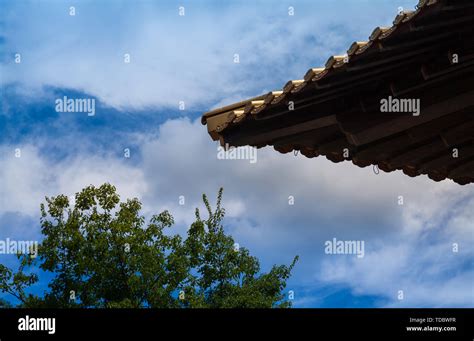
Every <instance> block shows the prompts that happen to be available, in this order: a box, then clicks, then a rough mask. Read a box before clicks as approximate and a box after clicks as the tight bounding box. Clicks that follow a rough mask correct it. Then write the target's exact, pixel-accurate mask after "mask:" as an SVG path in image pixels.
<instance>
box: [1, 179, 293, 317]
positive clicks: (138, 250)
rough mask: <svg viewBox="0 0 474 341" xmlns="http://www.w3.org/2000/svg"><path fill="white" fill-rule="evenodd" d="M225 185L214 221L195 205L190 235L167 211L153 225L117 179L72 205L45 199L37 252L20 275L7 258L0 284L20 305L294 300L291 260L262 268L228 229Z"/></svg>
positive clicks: (24, 260)
mask: <svg viewBox="0 0 474 341" xmlns="http://www.w3.org/2000/svg"><path fill="white" fill-rule="evenodd" d="M221 200H222V189H220V190H219V194H218V197H217V206H216V209H215V210H214V211H213V210H212V208H211V205H210V204H209V201H208V199H207V197H206V196H205V195H203V201H204V205H205V207H206V210H207V213H208V218H207V219H205V220H203V219H202V218H201V214H200V212H199V210H198V209H196V213H195V215H196V219H195V221H194V222H193V223H192V224H191V226H190V228H189V230H188V232H187V236H186V238H184V239H183V237H181V236H180V235H179V234H175V235H173V234H170V233H166V232H167V231H166V230H167V229H170V228H171V227H172V226H173V225H174V220H173V217H172V216H171V215H170V213H169V212H168V211H164V212H162V213H160V214H158V215H153V216H152V217H151V219H150V220H149V222H148V224H147V225H146V224H145V218H144V217H143V216H142V215H140V210H141V207H142V205H141V203H140V202H139V201H138V199H136V198H135V199H128V200H127V201H125V202H120V198H119V195H118V194H117V192H116V189H115V187H114V186H112V185H110V184H103V185H102V186H100V187H97V188H96V187H94V186H89V187H86V188H84V189H83V190H82V191H81V192H79V193H77V194H76V196H75V203H74V205H71V204H70V202H69V199H68V197H67V196H65V195H58V196H56V197H52V198H46V205H45V204H41V228H42V234H43V235H44V239H43V241H42V242H41V243H40V245H39V247H38V257H37V258H32V257H30V256H28V255H20V256H19V258H20V267H19V269H18V271H17V272H16V273H13V271H12V270H10V269H8V268H6V267H5V266H3V265H0V291H2V292H6V293H9V294H11V295H13V296H15V297H16V298H17V299H18V300H19V301H20V302H21V304H20V306H22V307H63V308H66V307H111V308H119V307H131V308H141V307H155V308H184V307H191V308H205V307H210V308H211V307H212V308H234V307H241V308H257V307H260V308H264V307H265V308H271V307H290V306H291V302H290V301H288V300H287V299H285V296H286V295H285V293H284V289H285V287H286V281H287V280H288V278H289V277H290V274H291V270H292V268H293V266H294V264H295V263H296V261H297V259H298V257H295V258H294V260H293V262H292V263H291V265H290V266H285V265H280V266H276V265H275V266H273V267H272V269H271V270H270V271H269V272H268V273H260V265H259V261H258V259H257V258H256V257H253V256H251V255H250V254H249V251H248V250H247V249H245V248H240V247H237V246H236V244H235V243H234V240H233V238H232V237H231V236H228V235H226V234H225V232H224V228H223V226H222V221H223V218H224V215H225V210H224V208H222V207H221ZM37 267H39V268H41V269H42V270H44V271H47V272H51V273H52V274H53V278H52V280H51V281H50V282H49V285H48V287H49V290H47V291H46V292H45V293H44V295H43V297H38V296H33V295H31V294H27V293H26V290H27V288H28V287H29V286H30V285H32V284H34V283H36V282H37V281H38V276H37V275H36V274H34V272H32V271H26V269H30V270H31V269H35V268H36V269H37Z"/></svg>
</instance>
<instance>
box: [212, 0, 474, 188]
mask: <svg viewBox="0 0 474 341" xmlns="http://www.w3.org/2000/svg"><path fill="white" fill-rule="evenodd" d="M473 3H474V1H472V2H471V1H463V0H442V1H440V2H438V3H437V4H436V5H434V6H432V8H429V9H428V10H426V11H424V12H423V13H420V15H418V16H417V17H416V20H413V21H412V22H410V24H409V25H405V26H402V27H400V28H399V29H398V30H397V32H396V34H393V35H392V36H390V37H389V38H387V39H385V40H384V41H383V43H379V44H377V46H374V47H373V48H371V49H370V50H368V51H367V52H365V53H364V54H362V55H360V56H355V57H353V58H351V60H350V62H349V63H347V64H346V65H344V66H343V67H341V68H340V69H338V70H334V71H333V72H332V73H331V75H330V76H328V77H325V78H323V79H322V80H318V81H315V82H313V83H311V84H308V85H307V86H306V87H305V88H304V89H302V90H301V91H298V92H295V93H289V94H288V95H287V96H286V98H285V100H283V101H281V102H280V103H278V104H277V105H273V106H270V107H268V108H266V109H265V110H263V111H262V112H260V113H259V114H256V115H255V114H254V115H247V117H245V119H243V120H242V121H241V122H239V123H238V124H234V125H229V126H228V127H227V128H226V129H225V130H223V131H221V132H219V139H220V142H221V144H223V145H224V144H229V145H231V146H243V145H252V146H257V147H263V146H267V145H272V146H274V148H275V149H276V150H277V151H279V152H282V153H288V152H291V151H294V150H298V151H300V152H301V153H302V154H303V155H305V156H307V157H316V156H319V155H324V156H326V157H327V158H328V159H329V160H331V161H334V162H341V161H344V160H351V161H352V162H353V163H354V164H355V165H357V166H361V167H366V166H369V165H377V166H378V167H379V168H380V169H382V170H384V171H387V172H391V171H394V170H403V172H404V173H405V174H407V175H409V176H417V175H421V174H426V175H428V176H429V177H430V178H431V179H433V180H435V181H440V180H444V179H446V178H449V179H452V180H454V181H455V182H457V183H458V184H462V185H464V184H469V183H474V4H473ZM454 55H457V56H458V59H459V60H458V62H457V63H452V61H453V58H454ZM389 96H392V97H393V98H407V99H420V103H421V112H420V115H419V116H413V115H412V114H401V113H381V112H380V100H381V99H382V98H388V97H389ZM290 102H293V103H294V110H288V106H289V104H290Z"/></svg>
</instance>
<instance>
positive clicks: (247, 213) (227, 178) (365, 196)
mask: <svg viewBox="0 0 474 341" xmlns="http://www.w3.org/2000/svg"><path fill="white" fill-rule="evenodd" d="M415 5H416V1H414V0H410V1H405V0H397V1H392V0H386V1H375V0H342V1H337V2H335V1H299V0H297V1H290V2H286V1H257V2H252V3H250V2H246V1H224V2H222V1H200V2H199V4H197V3H196V2H191V1H181V2H176V1H161V2H157V1H134V2H131V1H75V2H71V3H70V2H62V1H41V2H37V1H31V2H30V1H15V2H9V1H5V0H0V13H1V14H0V28H1V31H0V32H1V33H0V51H1V53H0V62H1V64H0V76H1V79H0V80H1V88H2V89H1V90H2V96H1V112H0V239H5V238H8V237H9V238H16V239H33V238H39V237H40V234H39V219H38V218H39V203H40V202H41V201H42V200H43V198H44V196H45V195H57V194H60V193H64V194H67V195H71V196H72V195H74V193H75V192H77V191H79V190H80V189H81V188H83V187H85V186H87V185H89V184H95V185H99V184H101V183H103V182H106V181H108V182H111V183H113V184H115V185H116V186H117V187H118V189H119V192H120V193H121V195H122V198H124V199H125V198H127V197H138V198H140V199H141V200H142V201H143V203H144V211H145V214H147V215H150V214H152V213H156V212H158V211H161V210H164V209H169V210H170V211H171V212H172V213H173V215H174V216H175V218H176V221H177V231H179V232H181V233H184V232H185V229H186V226H188V225H189V223H190V222H191V221H192V219H193V215H194V207H196V206H199V205H200V196H201V194H202V193H204V192H205V193H207V194H208V195H210V196H212V195H213V194H214V193H216V192H217V190H218V188H219V187H220V186H223V187H224V206H225V207H226V208H227V211H228V216H227V219H226V228H227V229H228V232H229V233H231V234H232V235H233V236H234V238H235V239H236V241H237V242H238V243H239V244H240V245H243V246H246V247H248V248H249V249H250V251H251V252H252V253H253V254H254V255H256V256H258V257H259V258H260V259H261V261H262V265H263V269H264V270H268V269H269V267H270V266H271V265H272V264H280V263H286V264H288V263H289V262H290V261H291V260H292V258H293V256H294V255H296V254H298V255H300V262H299V263H298V264H297V266H296V268H295V273H294V276H293V277H292V279H291V280H290V282H289V287H288V290H293V291H294V293H295V300H294V305H295V306H296V307H466V306H470V307H472V306H473V304H474V292H473V281H474V271H473V266H472V265H473V264H472V261H473V259H474V258H473V256H474V251H473V249H472V243H473V242H474V236H473V231H474V186H473V185H469V186H463V187H461V186H458V185H456V184H454V183H452V182H450V181H445V182H441V183H435V182H432V181H430V180H429V179H427V178H426V177H418V178H414V179H413V178H409V177H406V176H404V175H403V174H401V173H400V172H394V173H390V174H386V173H383V172H382V173H380V174H379V175H375V174H374V173H373V172H372V169H370V168H364V169H361V168H358V167H355V166H353V165H352V164H350V163H341V164H333V163H331V162H329V161H328V160H326V159H324V158H317V159H306V158H304V157H303V156H301V155H299V156H296V157H295V156H294V155H292V154H290V155H281V154H279V153H277V152H275V151H274V150H272V149H271V148H264V149H262V150H259V151H258V162H257V163H256V164H250V163H249V162H248V160H218V159H217V157H216V153H217V149H216V148H217V145H216V143H215V142H213V141H211V139H210V137H209V136H208V135H207V131H206V127H204V126H202V125H201V123H200V122H199V117H200V115H201V114H202V113H203V112H205V111H208V110H210V109H211V108H214V107H218V106H220V105H225V104H229V103H232V102H233V101H238V100H241V99H244V98H248V97H253V96H255V95H258V94H261V93H265V92H268V91H270V90H275V89H279V88H281V87H282V86H283V85H284V84H285V83H286V81H288V80H289V79H300V78H301V77H302V76H303V75H304V73H305V72H306V70H307V69H309V68H310V67H317V66H320V65H323V64H324V63H325V61H326V60H327V59H328V58H329V56H331V55H336V54H341V53H344V52H345V51H346V50H347V48H348V46H349V45H350V43H352V42H353V41H360V40H366V39H367V37H368V36H369V34H370V33H371V32H372V30H373V29H374V28H375V27H376V26H388V25H390V24H391V21H392V20H393V18H394V17H395V15H396V13H397V11H398V7H400V6H402V7H404V8H406V9H413V8H414V6H415ZM70 6H74V7H75V11H76V14H75V16H71V15H69V11H70ZM179 6H184V8H185V16H179V15H178V10H179V9H178V8H179ZM290 6H292V7H293V8H294V13H295V15H294V16H289V15H288V8H289V7H290ZM17 53H19V54H21V63H19V64H16V63H15V54H17ZM236 53H237V54H238V55H239V59H240V63H238V64H236V63H234V62H233V58H234V55H235V54H236ZM124 54H129V55H130V57H131V62H130V63H128V64H126V63H124ZM63 96H68V97H70V98H94V99H96V103H97V106H96V115H95V116H93V117H90V116H87V114H85V113H58V112H56V111H55V110H54V109H55V100H56V99H57V98H62V97H63ZM180 101H183V102H184V103H185V109H184V110H180V108H179V102H180ZM18 148H19V149H21V152H22V156H21V158H16V157H14V151H15V149H18ZM125 148H129V149H130V150H131V157H130V158H124V157H123V150H124V149H125ZM180 195H184V196H185V198H186V204H185V205H184V206H180V205H179V204H178V198H179V196H180ZM400 195H402V196H403V197H404V205H402V206H400V205H398V203H397V200H398V197H399V196H400ZM289 196H293V197H294V198H295V204H294V205H288V197H289ZM332 238H338V239H340V240H363V241H365V256H364V257H363V258H357V257H354V256H353V255H327V254H325V253H324V242H325V241H326V240H331V239H332ZM453 243H457V244H458V245H459V252H457V253H454V252H452V245H453ZM0 262H1V263H4V264H14V257H13V256H9V255H0ZM43 289H44V282H42V283H40V284H39V285H37V286H36V288H35V289H34V290H35V291H37V292H41V291H42V290H43ZM399 290H403V291H404V299H403V300H400V299H398V291H399Z"/></svg>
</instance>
